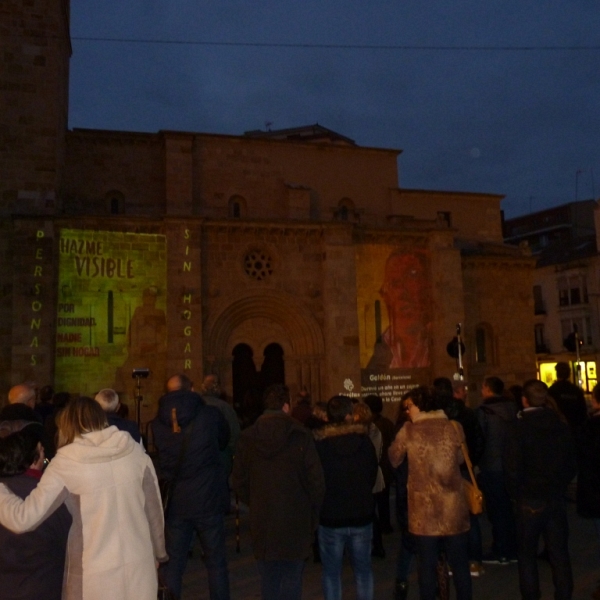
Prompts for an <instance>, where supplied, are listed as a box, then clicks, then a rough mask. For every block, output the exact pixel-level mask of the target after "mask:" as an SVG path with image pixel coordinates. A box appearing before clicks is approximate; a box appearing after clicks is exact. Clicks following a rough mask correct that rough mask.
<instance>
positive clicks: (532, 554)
mask: <svg viewBox="0 0 600 600" xmlns="http://www.w3.org/2000/svg"><path fill="white" fill-rule="evenodd" d="M517 533H518V539H519V551H518V557H519V585H520V588H521V597H522V598H523V600H539V599H540V598H541V597H542V594H541V591H540V578H539V573H538V565H537V552H538V542H539V539H540V536H541V535H543V536H544V541H545V542H546V548H547V550H548V559H549V561H550V568H551V569H552V581H553V583H554V598H555V600H570V599H571V597H572V595H573V573H572V571H571V559H570V557H569V523H568V520H567V506H566V502H565V500H564V499H562V498H558V499H552V500H521V501H519V503H518V506H517Z"/></svg>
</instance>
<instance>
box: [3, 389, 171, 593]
mask: <svg viewBox="0 0 600 600" xmlns="http://www.w3.org/2000/svg"><path fill="white" fill-rule="evenodd" d="M57 425H58V451H57V453H56V456H55V457H54V458H53V459H52V461H51V462H50V464H49V465H48V467H47V468H46V470H45V471H44V474H43V475H42V476H41V479H40V481H39V483H38V485H37V487H35V489H33V490H32V491H31V492H30V493H29V495H28V496H27V497H26V498H25V499H24V500H22V499H21V498H19V497H18V496H16V495H15V494H13V493H12V492H11V491H9V489H8V488H7V487H6V486H5V485H0V523H1V524H2V525H4V527H6V528H7V529H10V530H11V531H13V532H14V533H23V532H28V531H32V530H34V529H35V528H36V527H38V525H40V524H41V523H43V522H44V521H45V520H46V519H48V518H49V517H50V516H51V515H52V514H53V513H54V512H55V511H56V510H57V508H58V507H59V506H60V505H61V504H62V503H63V502H64V503H65V505H66V507H67V509H68V511H69V512H70V513H71V515H72V517H73V524H72V525H71V529H70V530H69V536H68V540H67V555H66V563H65V565H66V566H65V580H64V583H63V595H62V598H63V600H105V598H110V599H111V600H131V598H136V599H139V600H154V599H155V598H156V596H157V591H158V583H157V579H156V562H163V561H166V560H167V555H166V553H165V544H164V537H163V526H164V521H163V514H162V505H161V501H160V493H159V489H158V482H157V480H156V474H155V472H154V467H153V465H152V461H151V460H150V457H149V456H148V455H147V454H146V453H145V452H144V451H143V450H142V448H141V447H140V445H139V444H137V443H136V442H134V441H133V438H132V437H131V436H130V435H129V434H128V433H126V432H125V431H119V430H118V429H117V428H116V427H114V426H111V427H109V426H108V423H107V422H106V415H105V413H104V411H103V410H102V408H100V405H99V404H98V403H97V402H94V400H92V399H91V398H86V397H83V396H82V397H80V398H77V399H75V400H72V401H71V402H70V403H69V404H68V405H67V406H66V407H65V408H64V409H63V411H62V412H61V413H60V415H59V416H58V421H57Z"/></svg>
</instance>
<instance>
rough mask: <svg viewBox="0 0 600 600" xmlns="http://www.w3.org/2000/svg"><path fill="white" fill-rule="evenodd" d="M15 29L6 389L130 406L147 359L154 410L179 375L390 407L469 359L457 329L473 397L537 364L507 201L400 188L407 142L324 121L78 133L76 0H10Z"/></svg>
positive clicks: (2, 89) (528, 280) (0, 122)
mask: <svg viewBox="0 0 600 600" xmlns="http://www.w3.org/2000/svg"><path fill="white" fill-rule="evenodd" d="M0 31H1V32H2V35H1V36H0V39H1V40H2V41H1V42H0V43H1V44H2V46H3V48H2V50H3V53H2V57H1V58H0V60H2V61H3V69H2V73H1V75H0V77H1V79H2V80H1V81H0V106H1V107H2V110H1V111H0V136H1V142H0V175H1V177H0V389H1V390H2V392H0V393H1V394H2V395H4V394H5V392H6V390H7V389H8V387H9V386H10V385H11V384H14V383H16V382H19V381H24V380H34V381H36V382H37V383H38V384H40V385H43V384H47V383H52V384H54V385H55V387H56V388H57V389H59V388H60V389H66V390H67V391H70V392H74V393H82V394H92V393H93V392H94V391H96V390H97V389H99V388H100V387H106V386H113V387H115V388H116V389H118V390H119V391H120V392H121V393H122V394H123V395H124V397H125V398H126V399H129V400H131V399H132V398H133V397H134V396H135V395H136V393H137V390H136V389H135V387H134V386H135V383H136V382H135V381H134V380H133V378H132V377H131V372H132V370H133V369H136V368H150V369H151V375H150V377H149V378H148V379H147V380H144V381H143V382H141V385H142V390H141V391H142V394H143V395H144V397H145V401H144V406H145V408H144V410H143V413H144V415H143V418H144V419H146V418H149V417H150V416H151V414H152V411H153V407H154V404H155V402H156V400H157V398H158V396H159V395H160V393H161V390H162V387H163V385H164V379H165V377H167V376H168V375H170V374H173V373H177V372H185V373H187V374H189V376H190V377H191V378H192V379H193V380H195V381H197V382H199V381H200V380H201V378H202V375H203V374H206V373H209V372H211V373H217V374H218V375H220V377H221V379H222V381H223V384H224V388H225V389H226V390H227V391H229V392H232V391H233V392H235V394H236V395H237V398H238V402H244V401H246V400H245V399H247V398H248V397H251V396H252V394H258V393H259V392H260V389H261V385H262V387H264V385H266V384H268V383H270V382H275V381H285V383H286V384H288V385H289V386H290V388H291V391H292V393H294V394H295V393H297V392H299V391H300V390H302V389H306V390H307V391H308V392H310V394H311V396H312V398H313V400H326V399H327V398H329V397H330V396H332V395H333V394H336V393H350V394H351V395H360V394H361V393H366V392H370V391H379V392H381V393H382V394H383V395H384V397H385V398H386V400H388V401H389V402H387V403H386V406H387V408H386V410H387V411H388V412H390V414H391V413H392V411H393V409H394V408H395V403H396V401H397V399H398V398H399V394H400V393H401V392H402V391H403V390H405V389H407V386H410V385H415V384H417V383H421V382H423V383H424V382H428V381H431V380H432V379H433V378H434V377H437V376H442V375H444V376H452V374H453V373H454V372H455V371H456V370H457V366H456V361H455V360H454V359H453V358H451V357H450V356H449V355H448V352H447V344H448V342H449V341H450V340H451V338H452V337H453V336H454V335H455V329H456V324H457V323H462V324H463V327H462V334H463V339H464V343H465V347H466V351H465V355H464V367H465V373H466V379H467V381H468V383H469V385H470V388H471V392H472V394H473V397H474V398H475V397H476V391H477V389H478V385H479V383H480V381H481V378H482V377H484V376H485V375H490V374H494V375H498V376H500V377H502V378H504V379H505V380H506V381H507V383H512V382H522V380H523V379H525V378H527V377H531V376H534V375H535V349H534V338H533V335H532V331H533V298H532V272H533V271H532V270H533V262H532V260H531V258H530V257H529V256H526V255H524V254H522V253H521V251H520V250H519V249H515V248H511V247H508V246H506V245H504V244H503V243H502V231H501V212H500V201H501V198H502V197H501V196H498V195H491V194H474V193H459V192H435V191H427V190H409V189H403V188H402V187H400V186H399V177H398V168H397V157H398V154H399V151H397V150H389V149H380V148H367V147H361V146H359V145H358V144H356V143H355V142H354V141H353V140H350V139H348V138H347V137H345V136H343V135H340V134H338V133H335V132H333V131H330V130H328V129H327V128H325V127H322V126H320V125H312V126H308V127H299V128H295V129H290V130H280V131H272V132H270V131H267V132H261V131H258V132H256V131H255V132H248V133H246V134H244V135H239V136H229V135H214V134H204V133H190V132H175V131H160V132H158V133H152V134H149V133H135V132H118V131H103V130H87V129H85V130H84V129H75V130H69V129H68V128H67V111H68V94H67V86H68V63H69V56H70V52H71V47H70V43H69V28H68V2H67V0H62V1H60V0H32V2H31V3H22V2H13V1H9V2H8V3H6V6H4V5H3V8H2V9H0ZM9 31H10V32H11V35H10V36H9V35H7V32H9ZM15 32H17V33H15ZM411 277H414V278H415V280H414V282H412V281H409V279H410V278H411ZM394 315H395V316H394ZM399 332H402V335H404V337H402V335H401V334H400V333H399ZM401 338H402V339H401ZM390 340H394V341H390ZM377 348H379V350H381V352H379V351H378V350H377ZM411 349H412V350H411ZM413 350H414V351H413ZM376 356H377V357H379V358H377V360H375V357H376ZM383 356H385V357H387V358H385V360H384V361H383V362H381V360H380V358H381V357H383ZM411 356H412V357H411Z"/></svg>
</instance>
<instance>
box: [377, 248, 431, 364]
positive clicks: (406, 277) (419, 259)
mask: <svg viewBox="0 0 600 600" xmlns="http://www.w3.org/2000/svg"><path fill="white" fill-rule="evenodd" d="M379 293H380V295H381V298H382V299H383V301H384V303H385V306H386V309H387V314H388V320H389V326H388V328H387V329H386V330H385V331H384V332H383V334H382V335H381V340H379V341H378V343H377V344H376V347H375V351H374V353H373V358H372V359H371V361H370V363H369V367H368V368H371V369H381V368H408V367H427V366H429V339H428V329H429V321H430V318H429V282H428V271H427V258H426V254H425V252H411V253H407V252H400V251H395V252H393V253H392V254H391V255H390V256H389V257H388V259H387V261H386V265H385V272H384V279H383V283H382V286H381V289H380V290H379Z"/></svg>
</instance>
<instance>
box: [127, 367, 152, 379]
mask: <svg viewBox="0 0 600 600" xmlns="http://www.w3.org/2000/svg"><path fill="white" fill-rule="evenodd" d="M149 375H150V369H133V371H132V372H131V376H132V377H133V378H134V379H135V378H136V377H139V378H140V379H147V378H148V376H149Z"/></svg>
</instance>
